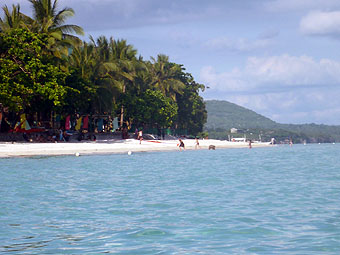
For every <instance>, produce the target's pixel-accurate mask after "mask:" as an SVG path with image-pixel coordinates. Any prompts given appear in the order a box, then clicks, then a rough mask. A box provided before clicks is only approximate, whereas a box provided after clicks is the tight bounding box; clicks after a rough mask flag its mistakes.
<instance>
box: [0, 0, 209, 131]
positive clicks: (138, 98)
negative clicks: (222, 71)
mask: <svg viewBox="0 0 340 255" xmlns="http://www.w3.org/2000/svg"><path fill="white" fill-rule="evenodd" d="M28 1H29V2H30V3H31V5H32V9H33V17H29V16H26V15H25V14H23V13H21V12H20V6H19V5H13V6H12V10H11V11H10V9H9V8H8V7H7V6H4V7H3V12H4V17H3V18H1V19H0V50H1V51H0V57H1V58H0V102H1V104H2V107H3V108H9V110H10V111H12V112H17V113H22V112H25V113H26V114H28V115H31V116H44V115H45V116H51V114H48V113H51V112H52V111H53V112H55V113H59V114H63V115H67V114H74V113H79V114H90V115H91V114H92V115H110V116H113V117H115V116H120V125H121V127H122V126H124V125H127V126H128V127H131V125H133V124H134V125H135V126H140V125H146V126H147V127H150V128H152V127H154V128H175V129H176V128H177V129H185V130H186V131H189V133H190V134H193V135H196V134H197V133H199V132H201V131H202V129H203V125H204V123H205V122H206V118H207V114H206V110H205V104H204V101H203V99H202V97H201V96H200V95H199V93H200V91H203V90H204V85H202V84H198V83H196V82H195V81H194V79H193V77H192V75H191V74H189V73H186V72H185V68H184V67H183V66H182V65H179V64H176V63H172V62H170V61H169V57H168V56H165V55H162V54H160V55H158V56H157V57H156V58H152V57H151V60H150V61H145V60H143V58H142V57H141V56H137V50H136V49H135V48H134V47H133V46H132V45H130V44H128V43H127V41H126V40H115V39H113V38H112V37H111V38H109V39H108V38H106V37H104V36H101V37H99V38H97V39H94V38H92V37H90V41H89V42H82V41H81V40H80V39H79V38H78V37H77V36H76V35H82V34H83V30H82V29H81V28H80V27H79V26H77V25H69V24H66V20H67V18H68V17H71V16H73V15H74V11H73V10H72V9H70V8H67V7H66V8H63V9H61V10H60V11H59V10H58V0H28ZM74 34H76V35H74ZM42 113H45V114H42ZM17 115H18V114H17Z"/></svg>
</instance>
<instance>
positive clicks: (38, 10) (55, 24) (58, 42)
mask: <svg viewBox="0 0 340 255" xmlns="http://www.w3.org/2000/svg"><path fill="white" fill-rule="evenodd" d="M29 1H30V2H31V4H32V7H33V19H30V21H29V23H30V24H29V26H30V30H31V31H33V32H36V33H47V34H48V35H49V45H47V51H48V52H51V53H52V54H53V55H54V56H55V57H57V58H58V59H61V58H62V56H67V55H68V54H69V48H71V47H73V46H75V45H79V44H81V40H80V39H79V38H78V37H77V36H74V35H73V34H76V35H84V31H83V29H82V28H81V27H79V26H77V25H69V24H65V22H66V19H67V18H69V17H72V16H73V15H74V10H73V9H71V8H68V7H65V8H63V9H62V10H60V11H58V0H29Z"/></svg>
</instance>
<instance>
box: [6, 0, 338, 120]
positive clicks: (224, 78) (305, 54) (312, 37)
mask: <svg viewBox="0 0 340 255" xmlns="http://www.w3.org/2000/svg"><path fill="white" fill-rule="evenodd" d="M5 3H6V4H7V5H11V4H12V3H20V5H21V9H22V11H23V12H24V13H27V14H29V13H30V7H29V2H28V1H27V0H5ZM59 3H60V7H65V6H68V7H72V8H73V9H74V10H75V12H76V15H75V17H73V18H72V19H70V20H69V22H68V23H70V24H77V25H80V26H82V27H83V28H84V29H85V31H86V33H87V34H86V36H85V37H84V39H85V40H88V36H89V35H92V36H93V37H95V38H96V37H98V36H100V35H105V36H107V37H110V36H112V37H114V38H115V39H118V38H123V39H127V41H128V43H130V44H132V45H134V47H135V48H137V50H138V52H139V54H140V55H142V56H143V57H144V59H149V57H150V56H157V54H159V53H162V54H166V55H168V56H169V57H170V60H171V61H173V62H176V63H179V64H183V65H184V66H185V68H186V69H187V71H188V72H190V73H192V74H193V75H194V77H195V79H196V81H198V82H200V83H203V84H205V85H206V86H207V87H209V88H208V89H206V91H205V92H203V93H202V96H203V97H204V98H205V99H219V100H228V101H230V102H233V103H236V104H239V105H242V106H244V107H247V108H249V109H251V110H254V111H256V112H258V113H260V114H262V115H264V116H266V117H269V118H271V119H273V120H275V121H277V122H280V123H323V124H336V125H340V99H339V95H340V1H339V0H210V1H206V0H162V1H160V0H100V1H97V0H59Z"/></svg>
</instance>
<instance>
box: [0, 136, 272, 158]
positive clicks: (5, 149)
mask: <svg viewBox="0 0 340 255" xmlns="http://www.w3.org/2000/svg"><path fill="white" fill-rule="evenodd" d="M183 141H184V144H185V149H186V150H195V140H194V139H185V140H183ZM199 143H200V149H198V150H208V148H209V145H214V146H215V147H216V149H222V148H223V149H227V148H230V149H231V148H248V147H249V144H248V143H247V142H229V141H221V140H213V139H212V140H199ZM177 144H178V141H177V140H143V141H142V144H139V141H138V140H136V139H126V140H98V141H95V142H59V143H27V142H22V143H20V142H14V143H11V142H2V143H1V142H0V158H11V157H31V156H66V155H92V154H125V153H129V152H131V153H134V152H155V151H176V150H177V151H179V148H178V146H177ZM272 146H273V145H270V144H269V143H252V147H253V148H257V147H272Z"/></svg>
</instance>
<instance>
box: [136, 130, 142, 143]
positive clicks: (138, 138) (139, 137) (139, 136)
mask: <svg viewBox="0 0 340 255" xmlns="http://www.w3.org/2000/svg"><path fill="white" fill-rule="evenodd" d="M137 140H139V144H142V140H143V131H142V130H139V132H138V137H137Z"/></svg>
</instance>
